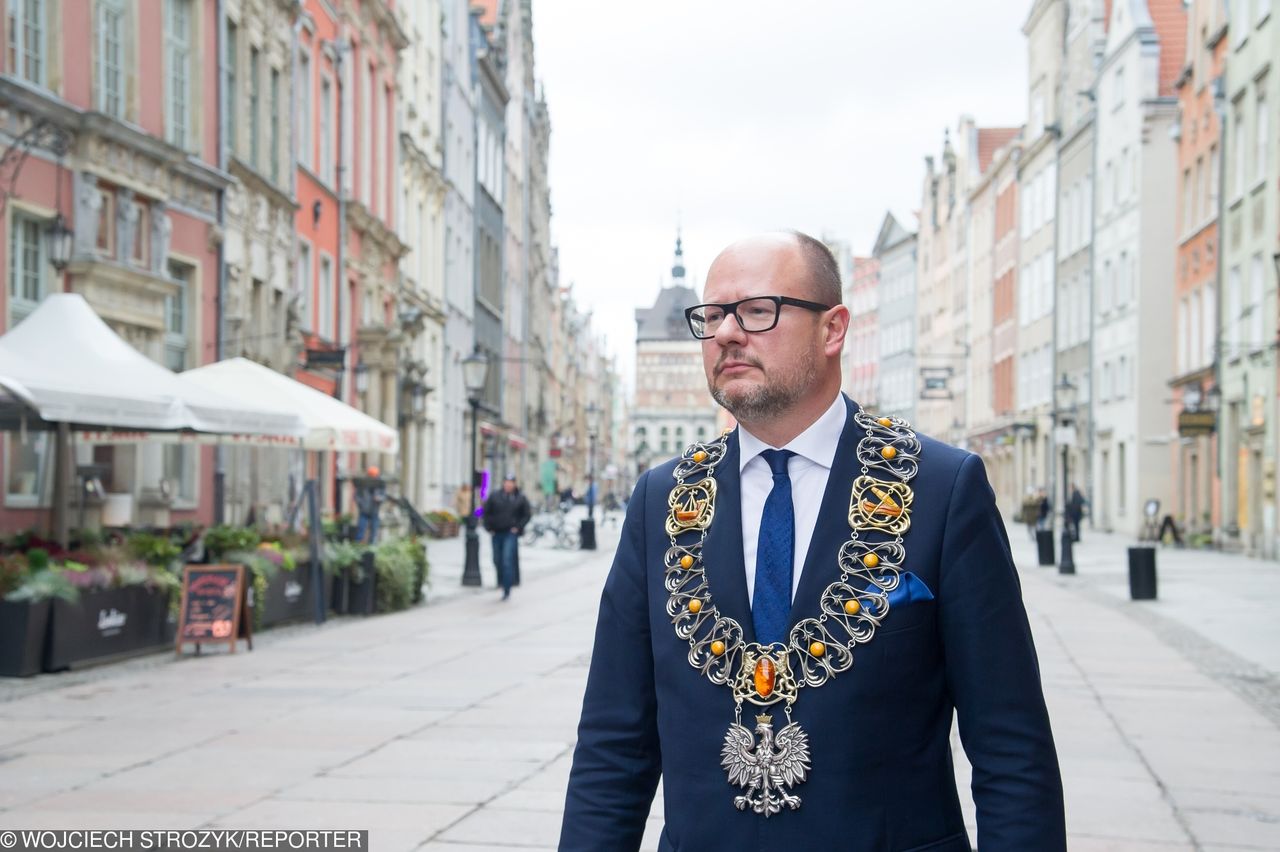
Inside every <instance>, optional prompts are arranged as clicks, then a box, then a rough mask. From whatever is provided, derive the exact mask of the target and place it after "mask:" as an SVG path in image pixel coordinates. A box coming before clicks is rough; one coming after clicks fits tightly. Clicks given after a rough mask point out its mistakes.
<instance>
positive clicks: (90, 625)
mask: <svg viewBox="0 0 1280 852" xmlns="http://www.w3.org/2000/svg"><path fill="white" fill-rule="evenodd" d="M168 620H169V593H168V592H159V591H155V590H153V589H148V588H147V587H145V586H126V587H125V588H122V589H103V590H101V591H96V592H85V593H83V594H81V595H80V600H79V601H77V602H76V603H67V602H66V601H63V600H55V601H53V607H52V610H51V612H50V624H49V642H48V645H47V647H46V651H45V655H44V670H45V671H47V672H57V671H62V670H63V669H69V668H74V667H76V666H78V665H81V664H84V663H89V662H100V661H102V660H106V659H109V658H112V657H120V656H125V655H131V654H138V653H141V652H145V651H151V650H159V649H160V648H165V647H168V645H167V644H166V643H165V641H164V636H165V625H166V623H167V622H168Z"/></svg>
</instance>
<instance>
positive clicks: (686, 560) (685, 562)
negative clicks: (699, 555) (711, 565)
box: [680, 554, 693, 571]
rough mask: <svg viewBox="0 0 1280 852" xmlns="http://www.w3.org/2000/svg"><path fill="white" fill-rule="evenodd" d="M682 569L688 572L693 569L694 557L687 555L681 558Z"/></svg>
mask: <svg viewBox="0 0 1280 852" xmlns="http://www.w3.org/2000/svg"><path fill="white" fill-rule="evenodd" d="M680 567H681V568H683V569H685V570H686V571H687V570H689V569H690V568H692V567H693V557H692V556H689V555H688V554H685V555H684V556H681V557H680Z"/></svg>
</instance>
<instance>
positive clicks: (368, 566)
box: [330, 550, 378, 615]
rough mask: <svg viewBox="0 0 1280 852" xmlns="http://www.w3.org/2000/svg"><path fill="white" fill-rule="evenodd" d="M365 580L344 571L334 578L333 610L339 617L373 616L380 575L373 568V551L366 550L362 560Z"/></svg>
mask: <svg viewBox="0 0 1280 852" xmlns="http://www.w3.org/2000/svg"><path fill="white" fill-rule="evenodd" d="M361 569H362V571H363V572H364V579H363V580H359V581H357V580H355V579H354V578H353V577H352V576H351V572H350V571H346V570H344V571H342V572H340V573H338V574H337V575H336V576H334V578H333V596H332V598H331V599H330V600H331V603H332V609H333V611H334V612H335V613H337V614H338V615H373V608H374V603H375V597H374V591H375V590H376V588H377V583H378V575H377V571H376V570H375V569H374V567H373V551H371V550H366V551H365V552H364V555H363V557H362V559H361Z"/></svg>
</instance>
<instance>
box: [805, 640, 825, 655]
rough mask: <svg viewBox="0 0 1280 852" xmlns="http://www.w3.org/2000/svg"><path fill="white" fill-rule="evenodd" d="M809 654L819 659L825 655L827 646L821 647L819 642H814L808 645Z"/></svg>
mask: <svg viewBox="0 0 1280 852" xmlns="http://www.w3.org/2000/svg"><path fill="white" fill-rule="evenodd" d="M809 653H810V654H813V656H815V657H821V656H822V655H823V654H825V653H827V646H826V645H823V644H822V643H821V642H814V643H812V644H810V645H809Z"/></svg>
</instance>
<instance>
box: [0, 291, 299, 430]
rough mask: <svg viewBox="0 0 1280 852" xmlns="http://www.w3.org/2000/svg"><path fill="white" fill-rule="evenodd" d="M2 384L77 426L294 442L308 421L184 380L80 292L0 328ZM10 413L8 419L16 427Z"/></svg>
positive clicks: (276, 405)
mask: <svg viewBox="0 0 1280 852" xmlns="http://www.w3.org/2000/svg"><path fill="white" fill-rule="evenodd" d="M0 387H3V388H4V389H5V390H6V391H8V393H9V394H10V395H12V397H13V398H15V399H17V400H20V401H21V402H22V403H23V404H24V405H25V406H27V407H28V408H29V409H30V410H31V411H32V412H34V413H35V414H36V415H38V417H39V418H40V419H41V420H44V421H47V422H48V423H69V424H72V425H73V426H74V427H76V428H78V429H84V428H89V429H93V428H99V429H101V428H111V429H116V428H122V429H127V430H132V431H145V432H154V431H174V430H196V431H199V432H207V433H222V434H228V435H242V436H248V435H259V436H264V435H270V436H273V437H274V438H277V439H281V440H284V441H286V442H290V441H291V442H294V443H296V442H298V441H300V440H301V438H302V435H303V429H304V427H303V423H302V420H301V419H300V418H299V417H298V416H297V415H296V414H293V413H292V412H291V411H289V410H288V408H287V407H284V406H282V405H281V403H280V402H278V401H274V402H273V401H270V400H263V401H256V400H255V401H250V400H248V399H246V398H245V397H243V396H242V395H240V394H238V393H230V394H224V393H219V392H217V391H215V390H210V389H205V388H201V387H199V386H196V385H193V384H189V383H186V382H183V381H182V380H181V379H179V378H178V376H177V375H176V374H174V373H173V372H171V371H170V370H168V369H166V368H165V367H163V366H162V365H160V364H158V363H156V362H155V361H152V360H151V359H150V358H148V357H147V356H145V355H143V354H142V353H141V352H139V351H138V350H136V349H134V348H133V347H132V346H130V345H129V344H128V343H126V342H125V341H124V340H122V339H121V338H120V337H119V336H117V335H116V333H115V332H114V331H112V330H111V329H110V328H109V327H108V326H107V324H106V323H105V322H103V321H102V319H101V318H100V317H99V316H98V315H97V314H96V313H94V312H93V309H92V308H90V307H89V303H88V302H86V301H85V300H84V297H83V296H81V295H79V294H78V293H55V294H53V295H50V296H48V297H47V298H45V300H44V301H42V302H41V303H40V305H39V307H37V308H36V309H35V310H34V311H33V312H32V313H31V315H30V316H28V317H27V318H26V319H25V320H23V321H22V322H20V323H18V325H16V326H14V327H13V328H12V329H10V330H9V331H8V332H7V333H5V334H4V335H3V336H0ZM11 420H12V417H6V419H5V424H4V425H5V426H7V427H10V428H12V426H13V424H12V423H11V422H10V421H11ZM28 425H30V426H32V428H35V427H36V426H37V425H39V424H37V423H31V424H28Z"/></svg>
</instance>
